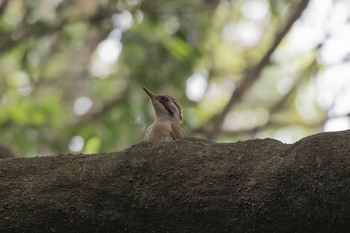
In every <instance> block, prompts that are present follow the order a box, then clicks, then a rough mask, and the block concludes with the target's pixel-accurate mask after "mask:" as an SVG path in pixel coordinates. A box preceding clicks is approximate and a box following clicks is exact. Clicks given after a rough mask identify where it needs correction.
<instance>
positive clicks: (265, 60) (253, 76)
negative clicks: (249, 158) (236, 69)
mask: <svg viewBox="0 0 350 233" xmlns="http://www.w3.org/2000/svg"><path fill="white" fill-rule="evenodd" d="M308 3H309V0H302V1H301V2H300V3H299V5H298V7H297V8H296V10H295V12H294V13H293V14H292V15H291V17H290V18H289V20H288V21H287V23H286V25H285V26H284V27H283V28H282V29H281V30H280V32H279V33H277V35H276V37H275V40H274V42H273V43H272V45H271V47H270V48H269V49H268V51H267V52H266V54H265V55H264V56H263V57H262V58H261V60H260V61H259V62H258V63H257V64H256V65H255V66H254V67H253V68H252V69H249V70H248V71H247V72H246V73H245V75H244V78H243V79H242V81H241V83H240V84H239V86H238V88H237V89H236V90H235V91H234V92H233V93H232V95H231V98H230V100H229V102H228V103H227V104H226V105H225V107H224V108H223V110H222V111H221V112H220V113H219V114H216V115H214V116H213V117H212V118H211V119H210V120H209V121H208V122H207V123H206V124H205V125H212V129H211V130H210V131H209V132H208V133H207V137H208V138H210V139H214V138H216V137H217V136H218V135H219V133H220V132H221V126H222V123H223V121H224V119H225V117H226V115H227V114H228V113H229V112H230V111H231V110H232V108H233V107H234V106H235V105H236V104H237V103H239V101H240V100H241V99H242V97H243V95H244V94H245V92H246V91H247V90H248V89H249V88H250V87H251V86H252V84H253V83H254V82H255V81H257V80H258V78H259V76H260V74H261V72H262V70H263V69H264V68H265V67H266V66H268V65H269V63H270V59H271V56H272V54H273V53H274V52H275V50H276V49H277V47H278V46H279V44H280V43H281V41H282V40H283V38H284V37H285V36H286V35H287V33H288V32H289V30H290V28H291V27H292V25H293V24H294V23H295V21H296V20H297V19H298V18H299V17H300V16H301V14H302V12H303V11H304V9H305V8H306V7H307V5H308ZM195 131H196V130H195Z"/></svg>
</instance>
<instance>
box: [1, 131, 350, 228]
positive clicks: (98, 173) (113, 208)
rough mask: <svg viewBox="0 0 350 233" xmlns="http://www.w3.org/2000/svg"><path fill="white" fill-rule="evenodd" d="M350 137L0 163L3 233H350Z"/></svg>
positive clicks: (136, 149)
mask: <svg viewBox="0 0 350 233" xmlns="http://www.w3.org/2000/svg"><path fill="white" fill-rule="evenodd" d="M349 229H350V131H343V132H334V133H322V134H317V135H313V136H310V137H307V138H304V139H302V140H300V141H299V142H297V143H295V144H290V145H289V144H283V143H281V142H279V141H276V140H272V139H264V140H259V139H255V140H248V141H244V142H237V143H224V144H219V143H214V142H211V141H208V140H205V139H194V138H187V139H181V140H177V141H173V142H166V143H145V142H142V143H139V144H137V145H135V146H132V147H131V148H129V149H126V150H124V151H121V152H117V153H110V154H98V155H64V156H51V157H38V158H27V159H18V158H17V159H2V160H0V232H35V233H40V232H45V233H47V232H236V233H237V232H349Z"/></svg>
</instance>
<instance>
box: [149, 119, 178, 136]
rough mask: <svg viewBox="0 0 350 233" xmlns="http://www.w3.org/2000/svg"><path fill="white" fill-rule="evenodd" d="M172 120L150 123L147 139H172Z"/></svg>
mask: <svg viewBox="0 0 350 233" xmlns="http://www.w3.org/2000/svg"><path fill="white" fill-rule="evenodd" d="M171 132H172V129H171V122H169V121H158V122H157V121H156V122H154V123H153V124H152V125H150V126H149V127H148V129H147V132H146V134H145V138H144V139H145V141H172V140H173V137H172V136H171Z"/></svg>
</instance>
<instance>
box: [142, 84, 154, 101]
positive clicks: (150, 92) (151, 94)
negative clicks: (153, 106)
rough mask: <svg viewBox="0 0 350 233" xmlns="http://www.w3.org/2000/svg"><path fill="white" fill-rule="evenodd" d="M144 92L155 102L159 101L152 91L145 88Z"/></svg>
mask: <svg viewBox="0 0 350 233" xmlns="http://www.w3.org/2000/svg"><path fill="white" fill-rule="evenodd" d="M143 90H144V91H145V92H146V93H147V95H148V96H149V97H150V98H151V99H154V100H158V96H157V95H156V94H154V93H153V92H152V91H150V90H148V89H147V88H145V87H144V88H143Z"/></svg>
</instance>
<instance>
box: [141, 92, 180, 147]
mask: <svg viewBox="0 0 350 233" xmlns="http://www.w3.org/2000/svg"><path fill="white" fill-rule="evenodd" d="M143 90H145V92H146V93H147V94H148V96H149V98H150V100H151V102H152V105H153V109H154V112H155V115H156V118H155V120H154V122H153V124H152V125H150V126H149V127H148V129H147V131H146V134H145V137H144V140H145V141H172V140H176V139H180V138H183V137H185V133H184V132H183V131H182V129H181V128H180V126H179V125H180V123H181V122H182V118H183V110H182V107H181V105H180V103H179V102H178V101H177V100H175V99H174V98H172V97H170V96H168V95H156V94H154V93H153V92H151V91H150V90H148V89H147V88H145V87H144V88H143Z"/></svg>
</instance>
